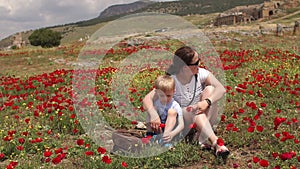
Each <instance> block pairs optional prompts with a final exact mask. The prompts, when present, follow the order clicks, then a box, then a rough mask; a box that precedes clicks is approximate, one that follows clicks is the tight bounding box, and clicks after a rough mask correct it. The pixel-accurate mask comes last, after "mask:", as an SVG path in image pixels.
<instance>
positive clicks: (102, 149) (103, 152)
mask: <svg viewBox="0 0 300 169" xmlns="http://www.w3.org/2000/svg"><path fill="white" fill-rule="evenodd" d="M97 151H98V153H100V154H105V153H106V149H105V148H103V147H99V148H98V149H97Z"/></svg>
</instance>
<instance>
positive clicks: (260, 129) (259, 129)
mask: <svg viewBox="0 0 300 169" xmlns="http://www.w3.org/2000/svg"><path fill="white" fill-rule="evenodd" d="M256 130H257V131H259V132H262V131H263V130H264V127H263V126H256Z"/></svg>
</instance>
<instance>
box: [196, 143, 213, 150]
mask: <svg viewBox="0 0 300 169" xmlns="http://www.w3.org/2000/svg"><path fill="white" fill-rule="evenodd" d="M199 146H200V149H201V150H211V148H212V147H211V145H210V144H208V143H207V142H204V143H201V142H200V141H199Z"/></svg>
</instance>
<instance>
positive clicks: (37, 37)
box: [28, 28, 62, 48]
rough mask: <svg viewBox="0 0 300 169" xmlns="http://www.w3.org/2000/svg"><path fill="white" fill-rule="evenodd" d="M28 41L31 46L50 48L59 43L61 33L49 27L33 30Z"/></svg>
mask: <svg viewBox="0 0 300 169" xmlns="http://www.w3.org/2000/svg"><path fill="white" fill-rule="evenodd" d="M28 39H29V42H30V44H31V45H33V46H42V47H43V48H51V47H54V46H58V45H60V40H61V39H62V36H61V33H60V32H56V31H53V30H51V29H45V28H42V29H38V30H35V31H34V32H33V33H32V34H31V35H30V36H29V37H28Z"/></svg>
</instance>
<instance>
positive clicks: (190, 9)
mask: <svg viewBox="0 0 300 169" xmlns="http://www.w3.org/2000/svg"><path fill="white" fill-rule="evenodd" d="M263 2H264V0H210V1H208V0H178V1H170V2H153V1H149V0H142V1H137V2H134V3H129V4H120V5H113V6H110V7H108V8H107V9H105V10H104V11H102V12H99V16H98V17H96V18H92V19H89V20H85V21H79V22H75V23H66V24H64V25H56V26H51V27H48V28H50V29H53V30H56V31H60V32H61V33H62V34H63V37H64V38H63V39H62V43H67V42H68V41H72V40H73V41H74V40H78V39H79V38H82V37H84V36H85V35H86V34H92V33H93V32H94V31H96V30H98V29H99V28H100V26H102V25H103V24H105V23H106V22H108V21H112V20H115V19H118V18H120V17H123V16H126V15H129V14H134V13H140V12H156V13H167V14H172V15H178V16H189V15H197V14H200V15H204V14H211V13H221V12H224V11H226V10H229V9H231V8H234V7H236V6H243V5H245V6H247V5H252V4H260V3H263ZM211 19H213V18H210V20H211ZM32 31H34V30H32ZM32 31H26V32H24V33H23V39H25V41H26V40H27V38H28V36H29V35H30V34H31V33H32ZM12 40H13V35H12V36H9V37H8V38H6V39H3V40H1V41H0V48H3V47H7V46H9V44H12Z"/></svg>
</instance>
